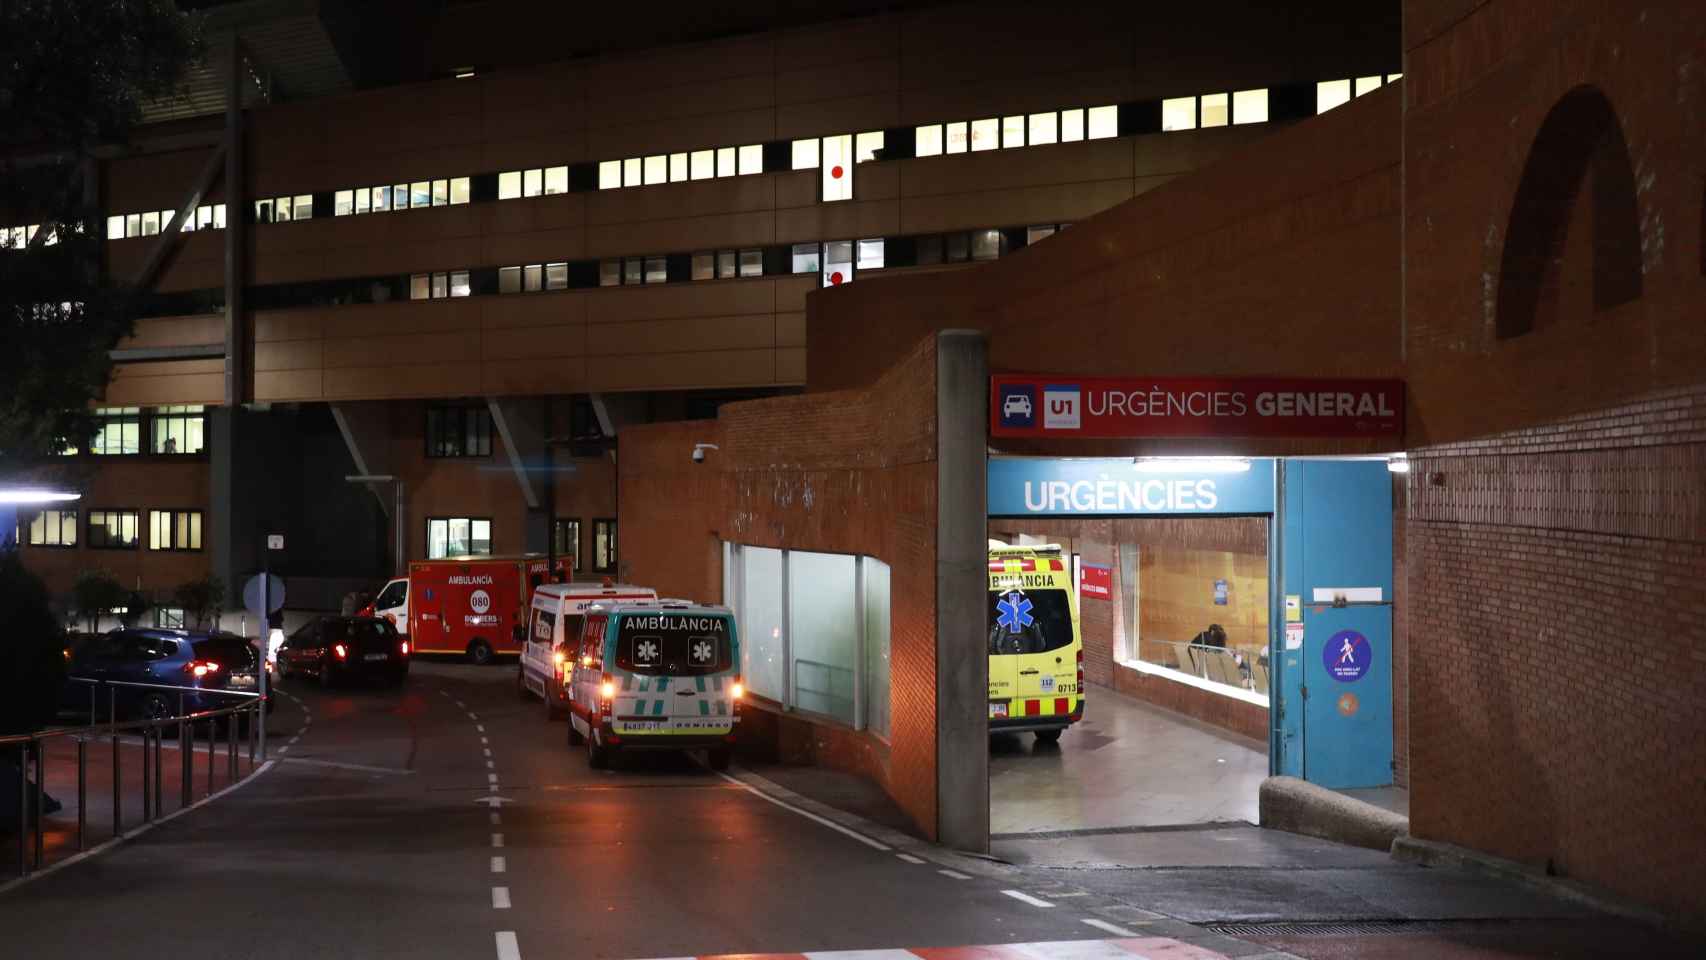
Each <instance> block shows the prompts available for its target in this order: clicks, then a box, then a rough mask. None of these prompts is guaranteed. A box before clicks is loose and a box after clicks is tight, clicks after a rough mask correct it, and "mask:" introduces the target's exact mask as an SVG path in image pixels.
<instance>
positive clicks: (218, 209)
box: [213, 203, 225, 230]
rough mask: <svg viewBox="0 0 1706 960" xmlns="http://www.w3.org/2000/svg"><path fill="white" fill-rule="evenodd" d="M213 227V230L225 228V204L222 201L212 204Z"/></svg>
mask: <svg viewBox="0 0 1706 960" xmlns="http://www.w3.org/2000/svg"><path fill="white" fill-rule="evenodd" d="M213 227H214V229H215V230H224V229H225V204H223V203H216V204H214V205H213Z"/></svg>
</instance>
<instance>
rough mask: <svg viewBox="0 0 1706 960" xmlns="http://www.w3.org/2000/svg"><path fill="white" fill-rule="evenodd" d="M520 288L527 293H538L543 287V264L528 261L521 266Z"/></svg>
mask: <svg viewBox="0 0 1706 960" xmlns="http://www.w3.org/2000/svg"><path fill="white" fill-rule="evenodd" d="M521 289H522V290H523V291H525V292H527V293H538V292H539V291H540V290H543V289H545V265H544V264H542V263H530V264H528V265H527V266H525V267H522V268H521Z"/></svg>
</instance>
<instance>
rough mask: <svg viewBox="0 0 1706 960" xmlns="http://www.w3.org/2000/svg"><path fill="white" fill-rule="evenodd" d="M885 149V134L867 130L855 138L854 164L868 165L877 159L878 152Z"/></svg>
mask: <svg viewBox="0 0 1706 960" xmlns="http://www.w3.org/2000/svg"><path fill="white" fill-rule="evenodd" d="M881 149H883V132H882V131H881V130H867V131H866V132H864V133H861V134H859V135H858V136H856V137H854V138H853V162H854V163H867V162H869V161H872V160H875V159H877V151H879V150H881Z"/></svg>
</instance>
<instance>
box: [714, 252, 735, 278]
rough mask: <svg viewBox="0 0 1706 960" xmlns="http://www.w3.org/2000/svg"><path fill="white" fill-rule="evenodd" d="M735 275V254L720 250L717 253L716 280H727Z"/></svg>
mask: <svg viewBox="0 0 1706 960" xmlns="http://www.w3.org/2000/svg"><path fill="white" fill-rule="evenodd" d="M734 275H735V252H734V251H733V250H720V251H718V252H717V279H719V280H727V279H729V278H731V277H733V276H734Z"/></svg>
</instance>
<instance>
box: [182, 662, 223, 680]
mask: <svg viewBox="0 0 1706 960" xmlns="http://www.w3.org/2000/svg"><path fill="white" fill-rule="evenodd" d="M184 672H185V673H188V674H192V675H194V676H196V677H205V676H207V675H208V674H210V673H218V672H219V664H217V663H214V662H213V661H212V660H191V661H190V662H189V663H186V664H184Z"/></svg>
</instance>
